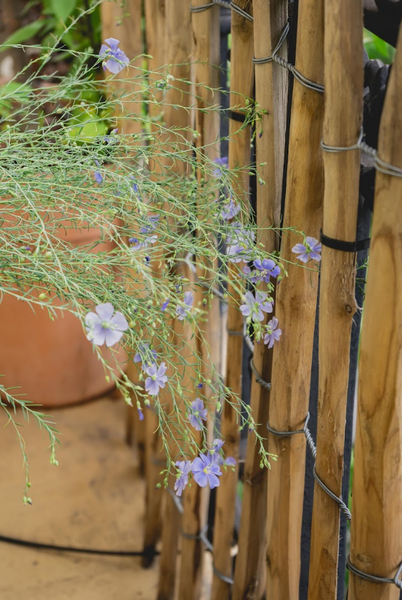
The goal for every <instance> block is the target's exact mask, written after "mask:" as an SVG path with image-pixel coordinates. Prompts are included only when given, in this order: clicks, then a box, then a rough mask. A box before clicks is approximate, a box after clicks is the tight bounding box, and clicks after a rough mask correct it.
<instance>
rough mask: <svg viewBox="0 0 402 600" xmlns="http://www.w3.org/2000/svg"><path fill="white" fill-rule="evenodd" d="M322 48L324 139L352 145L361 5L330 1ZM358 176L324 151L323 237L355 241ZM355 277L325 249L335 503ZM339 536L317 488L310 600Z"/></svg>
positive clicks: (336, 520) (329, 450) (329, 575)
mask: <svg viewBox="0 0 402 600" xmlns="http://www.w3.org/2000/svg"><path fill="white" fill-rule="evenodd" d="M345 23H347V27H345ZM324 48H325V51H324V55H325V69H324V70H325V77H324V85H325V113H324V128H323V129H324V130H323V139H324V142H325V143H326V144H328V145H330V146H338V147H348V146H352V145H353V144H356V142H357V140H358V138H359V135H360V130H361V124H362V108H363V61H362V55H363V12H362V2H361V0H326V2H325V43H324ZM359 175H360V150H358V149H357V150H350V151H346V152H339V153H332V152H324V177H325V193H324V219H323V233H324V234H325V235H327V236H329V237H331V238H334V239H337V240H344V241H348V242H353V241H355V239H356V227H357V210H358V201H359ZM355 274H356V255H355V253H353V252H341V251H339V250H334V249H332V248H328V247H326V246H324V245H323V247H322V261H321V283H320V315H319V359H318V360H319V365H320V366H319V387H318V418H317V458H316V472H317V474H318V476H319V477H320V478H321V479H322V481H323V482H324V483H325V485H326V486H327V487H328V488H329V489H330V490H331V491H332V492H333V493H334V494H336V496H338V497H339V496H341V494H342V475H343V453H344V445H345V421H346V404H347V392H348V379H349V354H350V336H351V328H352V322H353V315H354V313H355V310H356V301H355ZM334 365H336V368H334ZM339 532H340V513H339V507H338V505H337V504H336V502H335V501H334V500H333V499H332V498H330V497H329V496H328V494H326V492H324V490H323V489H322V488H321V487H320V485H319V484H318V483H317V482H316V483H315V489H314V505H313V520H312V533H311V554H310V574H309V595H308V597H309V600H322V599H323V598H325V599H328V600H330V599H332V600H336V598H337V580H338V554H339Z"/></svg>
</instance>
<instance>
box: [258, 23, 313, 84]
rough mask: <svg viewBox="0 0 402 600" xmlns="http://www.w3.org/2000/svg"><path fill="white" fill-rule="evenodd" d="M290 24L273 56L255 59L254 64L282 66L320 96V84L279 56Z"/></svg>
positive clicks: (287, 24)
mask: <svg viewBox="0 0 402 600" xmlns="http://www.w3.org/2000/svg"><path fill="white" fill-rule="evenodd" d="M289 29H290V26H289V23H286V26H285V28H284V30H283V31H282V33H281V36H280V38H279V41H278V43H277V44H276V46H275V48H274V50H273V52H272V54H271V55H270V56H266V57H264V58H256V57H254V58H253V63H254V64H255V65H264V64H266V63H269V62H275V63H276V64H278V65H280V66H281V67H283V68H284V69H287V70H288V71H289V72H290V73H292V75H293V76H294V78H295V79H297V81H298V82H299V83H301V84H302V85H304V87H307V88H309V89H310V90H314V91H315V92H319V93H320V94H322V93H323V92H324V86H323V85H321V84H319V83H315V82H314V81H311V80H310V79H308V78H307V77H305V75H303V74H302V73H300V71H298V70H297V69H296V67H295V66H294V65H292V64H291V63H290V62H288V61H287V60H285V59H284V58H282V57H281V56H278V52H279V50H280V49H281V47H282V45H283V43H284V41H285V40H286V38H287V35H288V33H289Z"/></svg>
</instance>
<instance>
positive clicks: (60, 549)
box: [0, 535, 160, 556]
mask: <svg viewBox="0 0 402 600" xmlns="http://www.w3.org/2000/svg"><path fill="white" fill-rule="evenodd" d="M0 542H3V543H5V544H14V545H15V546H25V547H28V548H37V549H38V550H56V551H58V552H76V553H78V554H98V555H103V556H148V555H149V551H148V552H144V551H143V550H99V549H96V548H74V547H72V546H56V545H55V544H42V543H40V542H31V541H30V540H21V539H19V538H13V537H8V536H5V535H0ZM153 554H154V555H157V554H160V552H159V551H158V550H154V551H153Z"/></svg>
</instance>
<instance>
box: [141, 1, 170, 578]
mask: <svg viewBox="0 0 402 600" xmlns="http://www.w3.org/2000/svg"><path fill="white" fill-rule="evenodd" d="M144 8H145V36H146V53H147V54H148V55H149V56H150V57H151V58H148V69H149V71H150V75H149V77H150V78H152V79H156V78H157V77H158V72H159V71H158V70H160V69H161V67H162V66H163V65H164V64H165V33H166V21H165V0H145V5H144ZM149 112H150V114H151V115H152V116H153V117H155V116H156V115H157V114H158V112H160V105H157V104H156V103H155V104H153V103H152V104H150V105H149ZM158 170H160V167H159V164H158V163H155V162H153V164H152V166H151V165H150V176H151V177H152V173H154V172H157V171H158ZM157 268H158V267H157V266H156V267H155V269H157ZM159 274H160V275H161V270H159ZM157 428H158V418H157V416H156V414H155V413H154V412H153V411H152V412H151V411H147V413H146V415H145V430H146V439H145V460H146V464H145V468H146V502H145V527H144V557H143V560H142V565H143V567H145V568H147V567H150V566H151V564H152V562H153V558H154V555H155V547H156V543H157V541H158V539H159V537H160V533H161V527H162V521H161V512H162V499H163V492H162V489H157V488H156V486H157V484H159V483H162V478H161V476H160V472H161V471H162V469H163V467H164V466H165V465H166V460H163V454H162V452H161V451H162V442H161V439H160V436H159V435H158V433H155V432H156V430H157Z"/></svg>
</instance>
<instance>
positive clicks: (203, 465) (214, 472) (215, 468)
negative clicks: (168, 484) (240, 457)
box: [174, 439, 236, 496]
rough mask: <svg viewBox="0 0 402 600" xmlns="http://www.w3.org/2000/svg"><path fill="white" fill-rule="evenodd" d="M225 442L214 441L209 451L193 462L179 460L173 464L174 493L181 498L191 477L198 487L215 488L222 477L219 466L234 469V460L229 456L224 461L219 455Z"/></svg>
mask: <svg viewBox="0 0 402 600" xmlns="http://www.w3.org/2000/svg"><path fill="white" fill-rule="evenodd" d="M224 443H225V442H224V441H223V440H219V439H216V440H214V442H213V444H212V448H211V450H209V451H208V452H207V453H206V454H204V453H201V454H200V455H199V456H197V458H195V459H194V460H193V461H190V460H179V461H177V462H176V463H175V465H176V468H177V475H176V477H177V478H176V481H175V484H174V489H175V492H176V494H177V495H178V496H181V495H182V493H183V490H184V489H185V487H186V486H187V484H188V480H189V476H190V475H192V476H193V477H194V480H195V482H196V483H198V485H199V486H200V487H206V486H207V485H209V487H210V488H211V490H212V489H214V488H216V487H218V486H219V484H220V480H219V477H221V475H222V471H221V466H222V465H226V466H228V467H235V466H236V460H235V459H234V458H233V457H232V456H230V457H228V458H226V459H224V458H223V457H222V455H221V454H220V450H221V448H222V446H223V444H224Z"/></svg>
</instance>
